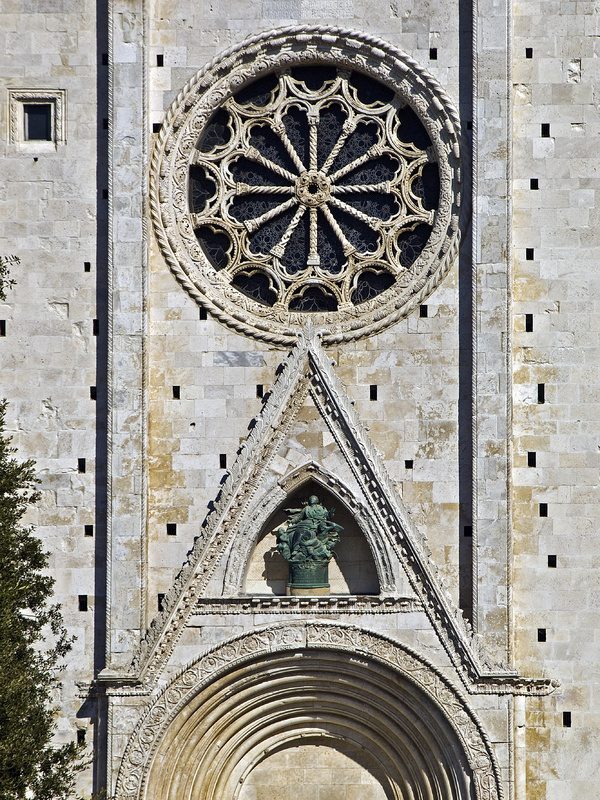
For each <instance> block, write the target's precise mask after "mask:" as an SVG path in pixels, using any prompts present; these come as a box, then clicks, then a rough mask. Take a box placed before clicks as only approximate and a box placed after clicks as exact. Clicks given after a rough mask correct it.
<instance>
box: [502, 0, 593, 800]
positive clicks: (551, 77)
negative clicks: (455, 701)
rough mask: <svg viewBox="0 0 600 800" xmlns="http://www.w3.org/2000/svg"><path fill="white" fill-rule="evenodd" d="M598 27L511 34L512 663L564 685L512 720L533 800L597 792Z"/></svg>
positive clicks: (537, 14)
mask: <svg viewBox="0 0 600 800" xmlns="http://www.w3.org/2000/svg"><path fill="white" fill-rule="evenodd" d="M597 17H598V14H597V7H595V6H594V4H593V3H592V4H585V3H584V4H582V5H577V6H565V5H558V6H553V5H547V4H545V3H541V4H537V3H529V2H527V3H525V4H523V5H521V6H520V7H519V14H518V15H517V16H516V17H515V28H514V72H513V82H514V177H515V181H514V190H515V191H514V219H515V228H514V230H515V239H514V241H515V249H514V284H513V285H514V328H515V339H514V343H515V349H514V380H515V391H514V420H515V426H514V434H515V438H514V494H513V496H514V520H515V525H514V531H515V536H514V541H515V572H514V590H513V596H514V603H515V646H516V650H515V652H516V657H517V663H518V665H519V668H520V669H521V670H522V671H523V672H524V673H525V674H529V675H531V674H533V673H534V672H535V673H538V674H539V673H540V672H542V671H543V672H545V673H546V674H548V675H550V674H553V675H556V676H557V677H559V679H560V680H561V682H562V684H563V689H562V692H561V694H560V695H559V696H557V697H556V699H555V700H554V701H553V702H551V703H544V704H541V705H540V704H538V703H527V704H526V706H525V708H523V710H522V712H521V713H522V718H521V723H520V724H521V725H524V727H523V728H522V730H523V731H524V735H523V737H522V741H521V747H522V748H523V750H526V751H527V757H526V759H523V761H522V762H521V772H520V773H519V780H520V785H521V786H522V787H523V790H525V787H526V790H527V792H528V794H527V796H528V797H529V796H531V797H536V798H537V797H540V798H554V797H559V796H561V795H562V796H564V795H565V793H566V792H568V791H572V792H573V793H577V794H579V795H580V796H581V797H593V796H594V795H595V794H596V793H597V791H598V790H597V785H596V782H595V781H594V779H593V775H594V773H595V771H596V770H597V768H598V739H599V736H600V730H599V728H598V714H597V711H596V710H595V709H596V704H597V685H598V649H597V646H596V644H595V639H596V638H597V633H596V632H595V631H596V629H597V625H598V622H597V620H598V614H597V610H598V609H597V602H598V601H597V597H598V592H597V585H598V573H597V549H596V543H595V530H596V526H597V522H596V521H597V519H598V513H599V510H600V507H599V502H600V495H599V494H598V467H599V465H600V462H599V445H600V441H599V439H598V414H599V408H600V407H599V405H598V400H599V397H600V395H599V385H598V380H599V378H598V363H599V359H600V351H599V349H598V304H597V299H596V289H597V286H598V278H597V273H598V263H599V258H600V238H599V235H598V225H597V219H598V208H597V205H598V197H599V195H598V190H599V188H600V183H599V178H598V158H597V152H596V148H595V146H594V141H595V138H596V137H597V136H598V133H600V119H599V117H598V91H599V83H598V81H599V72H598V67H597V61H598V55H599V52H600V51H599V48H600V40H599V38H598V33H599V29H598V19H597ZM528 50H529V51H531V52H528ZM544 124H545V125H548V126H549V130H548V131H543V130H542V128H543V125H544ZM546 133H547V134H548V135H547V136H546V135H545V134H546ZM536 187H537V188H536ZM528 249H531V252H530V253H528V252H527V251H528ZM526 315H531V319H532V325H531V324H530V325H527V319H526ZM529 327H532V328H533V330H531V331H529V330H528V328H529ZM540 384H542V385H543V389H542V390H539V388H538V387H539V385H540ZM540 391H543V392H544V394H543V396H540V393H539V392H540ZM541 400H543V401H544V402H540V401H541ZM531 452H534V453H535V454H536V457H535V466H534V467H531V466H528V453H531ZM545 514H546V515H547V516H544V515H545ZM551 556H555V559H556V560H555V562H553V561H552V559H551V560H550V561H549V557H551ZM553 563H555V564H556V566H555V567H553V566H551V565H552V564H553ZM538 629H545V632H546V640H545V641H539V637H538ZM564 713H568V714H570V715H571V720H570V722H571V725H572V727H571V728H566V727H564V722H565V721H564V719H563V715H564ZM549 765H552V768H551V769H549ZM567 787H569V788H567ZM571 787H572V788H571Z"/></svg>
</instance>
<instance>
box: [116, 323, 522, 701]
mask: <svg viewBox="0 0 600 800" xmlns="http://www.w3.org/2000/svg"><path fill="white" fill-rule="evenodd" d="M309 391H310V394H311V397H312V399H313V402H314V403H315V405H316V406H317V408H318V409H319V411H320V412H321V414H322V416H323V418H324V419H325V421H326V423H327V425H328V427H329V430H330V432H331V434H332V435H333V437H334V438H335V440H336V442H337V444H338V447H339V449H340V451H341V452H342V453H343V455H344V457H345V459H346V461H347V463H348V464H349V466H350V468H351V469H352V472H353V473H354V476H355V478H356V480H357V481H358V483H359V485H361V486H363V487H364V496H365V500H366V503H367V505H368V512H369V513H370V514H372V515H373V517H374V519H376V520H377V527H378V528H379V529H380V530H383V531H387V532H388V533H389V535H388V541H389V542H390V543H391V545H392V547H393V548H394V549H395V551H396V555H397V557H398V559H399V560H400V562H401V563H402V565H403V567H404V569H405V571H406V574H407V576H408V580H409V582H410V585H411V587H412V589H413V591H414V592H415V594H416V595H417V597H418V598H419V599H420V600H421V601H422V603H423V605H424V608H425V611H426V613H427V615H428V617H429V620H430V622H431V624H432V626H433V628H434V629H435V631H436V633H437V635H438V637H439V639H440V641H441V643H442V645H443V646H444V648H445V650H446V652H447V653H448V655H449V657H450V659H451V660H452V662H453V664H454V666H455V667H456V668H457V670H458V673H459V674H460V675H461V677H462V678H463V680H464V681H465V682H466V683H467V684H469V685H470V683H471V681H472V680H473V679H475V680H476V679H478V678H480V677H487V676H489V677H492V676H493V675H503V676H506V675H508V674H511V675H512V674H514V673H512V672H509V671H508V670H507V669H506V667H504V665H493V664H491V663H490V661H489V657H488V656H487V654H486V653H485V651H484V649H483V646H482V644H481V637H480V636H475V635H473V632H472V630H471V627H470V625H469V624H468V622H466V620H465V619H464V618H463V616H462V612H461V611H460V609H458V608H457V607H456V606H455V604H454V603H453V601H452V599H451V597H450V595H449V593H448V592H447V591H446V589H445V587H444V585H443V582H442V581H441V580H439V578H438V570H437V567H436V566H435V565H434V564H433V563H432V562H431V560H430V559H429V555H430V551H429V549H428V548H427V545H426V540H425V537H424V536H423V534H422V533H421V532H420V531H419V530H418V529H417V527H416V525H415V524H414V523H413V521H412V520H411V518H410V515H409V512H408V511H407V509H406V508H405V507H404V505H403V503H402V501H401V500H400V498H399V497H398V495H397V493H396V489H395V486H394V484H393V483H392V481H391V479H390V477H389V475H388V473H387V470H386V469H385V467H384V465H383V462H382V460H381V458H380V456H379V454H378V452H377V450H376V449H375V447H374V446H373V443H372V442H371V441H370V439H369V436H368V434H367V432H366V430H365V428H364V427H363V425H362V424H361V422H360V420H359V418H358V415H357V413H356V411H355V410H354V408H353V401H352V400H350V398H349V397H348V396H347V394H346V392H345V390H344V387H343V385H342V383H341V381H340V380H339V378H338V377H337V375H336V374H335V373H334V371H333V368H332V361H331V359H330V358H329V357H328V356H327V354H326V353H325V352H324V350H323V348H322V346H321V342H320V338H319V334H318V333H317V332H316V330H315V329H314V327H313V326H312V324H310V323H309V325H308V326H307V327H306V328H305V330H304V332H303V333H302V335H301V336H300V337H299V341H298V344H297V345H296V347H294V349H293V350H292V351H291V352H290V353H289V355H288V356H287V358H286V359H285V361H284V362H283V367H282V371H281V373H280V375H279V377H278V378H277V380H276V381H275V383H274V385H273V388H272V390H271V393H270V397H269V399H268V400H267V402H266V403H265V406H264V407H263V410H262V412H261V413H260V414H259V416H258V417H256V418H255V420H254V426H253V427H252V429H251V431H250V434H249V436H248V438H247V439H246V441H245V442H244V443H243V445H242V446H241V448H240V451H239V454H238V457H237V459H236V461H235V462H234V464H233V466H232V468H231V472H230V473H229V475H228V476H227V479H226V481H225V483H224V484H223V487H222V489H221V491H220V493H219V495H218V497H217V499H216V502H215V504H214V507H213V509H212V510H211V512H210V513H209V514H208V516H207V518H206V520H205V523H204V526H203V531H202V533H201V534H200V536H198V537H197V539H196V540H195V543H194V546H193V548H192V550H191V551H190V553H189V556H188V560H187V562H186V563H185V564H184V566H183V568H182V570H181V571H180V573H179V575H178V576H177V578H176V580H175V582H174V584H173V586H172V588H171V590H170V591H169V593H168V594H167V595H166V597H165V599H164V602H163V611H162V612H161V613H160V614H159V615H158V616H157V617H155V619H154V620H153V622H152V625H151V627H150V629H149V630H148V632H147V634H146V636H145V637H144V639H143V641H142V642H141V645H140V647H139V649H138V651H137V652H136V654H135V656H134V659H133V661H132V664H131V668H130V671H129V673H128V676H129V677H134V676H135V677H136V678H137V679H138V680H141V681H143V682H145V683H153V682H154V681H155V680H156V679H157V678H158V676H159V675H160V672H161V670H162V668H163V666H164V664H165V663H166V661H167V659H168V658H169V656H170V654H171V653H172V651H173V648H174V647H175V644H176V642H177V640H178V638H179V636H180V634H181V631H182V630H183V628H184V627H185V624H186V622H187V619H188V618H189V616H190V614H191V613H192V611H193V609H194V606H195V604H196V600H197V598H198V597H200V596H201V595H202V594H203V592H204V590H205V588H206V586H207V585H208V582H209V581H210V579H211V577H212V575H213V574H214V571H215V569H216V568H217V566H218V564H219V562H220V560H221V558H222V556H223V554H224V552H225V551H226V550H227V548H228V547H229V545H230V543H231V541H232V538H233V537H234V536H236V535H237V534H238V532H239V529H240V524H241V523H242V520H243V519H244V517H245V516H246V514H247V513H248V512H249V509H250V506H251V504H252V500H253V497H254V495H255V493H256V491H257V488H258V487H259V486H260V485H261V482H262V481H263V479H264V476H265V475H266V473H267V470H268V468H269V465H270V463H271V462H272V460H273V457H274V456H275V454H276V452H277V450H278V448H279V446H280V444H281V442H282V440H283V438H284V436H285V435H286V433H287V431H288V430H289V427H290V424H291V422H292V420H293V419H294V418H295V417H296V415H297V413H298V411H299V409H300V407H301V406H302V404H303V403H304V400H305V398H306V395H307V392H309ZM106 677H107V678H108V677H109V676H108V674H107V676H106ZM114 677H117V676H116V675H114ZM123 677H125V675H124V676H123Z"/></svg>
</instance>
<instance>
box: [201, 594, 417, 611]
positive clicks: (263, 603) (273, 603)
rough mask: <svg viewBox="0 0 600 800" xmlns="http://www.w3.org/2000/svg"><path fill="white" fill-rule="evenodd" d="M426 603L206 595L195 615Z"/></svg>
mask: <svg viewBox="0 0 600 800" xmlns="http://www.w3.org/2000/svg"><path fill="white" fill-rule="evenodd" d="M422 610H423V606H422V604H421V603H420V602H419V601H418V600H415V598H414V597H380V596H378V595H376V596H369V595H364V596H363V595H351V596H349V597H346V596H340V597H336V596H332V595H327V596H326V597H275V596H268V597H262V596H260V595H255V596H252V597H202V598H200V599H199V600H198V602H197V604H196V608H195V610H194V612H193V615H194V616H204V615H210V614H311V615H312V614H343V615H344V616H345V615H347V614H350V615H354V614H361V615H362V614H411V613H414V612H417V611H422Z"/></svg>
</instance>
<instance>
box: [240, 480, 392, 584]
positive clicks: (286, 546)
mask: <svg viewBox="0 0 600 800" xmlns="http://www.w3.org/2000/svg"><path fill="white" fill-rule="evenodd" d="M245 594H248V595H327V594H333V595H377V594H379V580H378V577H377V570H376V567H375V563H374V560H373V556H372V554H371V549H370V547H369V544H368V542H367V540H366V538H365V536H364V533H363V532H362V531H361V529H360V527H359V525H358V523H357V522H356V520H355V519H354V517H353V516H352V514H351V513H350V512H349V510H348V509H347V508H346V507H345V505H344V504H343V503H342V502H341V501H340V500H339V498H337V497H335V496H334V495H333V494H332V493H331V492H329V491H327V490H326V489H325V488H324V487H323V486H321V485H319V484H317V483H316V482H312V481H311V482H309V483H308V484H304V485H303V486H302V488H301V489H299V490H298V491H297V492H296V493H295V494H294V495H292V496H290V497H288V498H287V499H286V500H285V502H284V503H283V504H282V505H281V506H280V508H279V509H278V510H277V511H276V512H275V513H274V514H273V515H272V516H271V518H270V519H269V520H268V521H267V523H266V525H265V526H264V527H263V530H262V531H261V534H260V535H259V538H258V541H257V543H256V546H255V548H254V551H253V553H252V556H251V559H250V562H249V564H248V569H247V572H246V581H245Z"/></svg>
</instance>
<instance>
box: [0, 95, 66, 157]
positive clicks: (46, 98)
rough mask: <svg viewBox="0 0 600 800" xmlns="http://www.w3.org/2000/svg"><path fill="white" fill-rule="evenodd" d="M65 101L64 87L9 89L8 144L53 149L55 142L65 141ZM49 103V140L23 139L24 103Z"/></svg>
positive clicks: (63, 142)
mask: <svg viewBox="0 0 600 800" xmlns="http://www.w3.org/2000/svg"><path fill="white" fill-rule="evenodd" d="M65 101H66V92H65V91H64V89H9V90H8V114H9V124H8V141H9V143H10V144H15V145H19V146H20V147H26V148H37V149H39V148H44V147H46V148H47V147H51V148H52V149H54V148H55V147H56V145H57V144H65V142H66V138H67V137H66V124H65ZM38 104H42V105H50V106H51V118H50V125H51V140H50V141H44V140H37V139H34V140H30V141H27V140H26V139H25V121H24V116H23V114H24V110H23V107H24V106H25V105H38Z"/></svg>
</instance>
